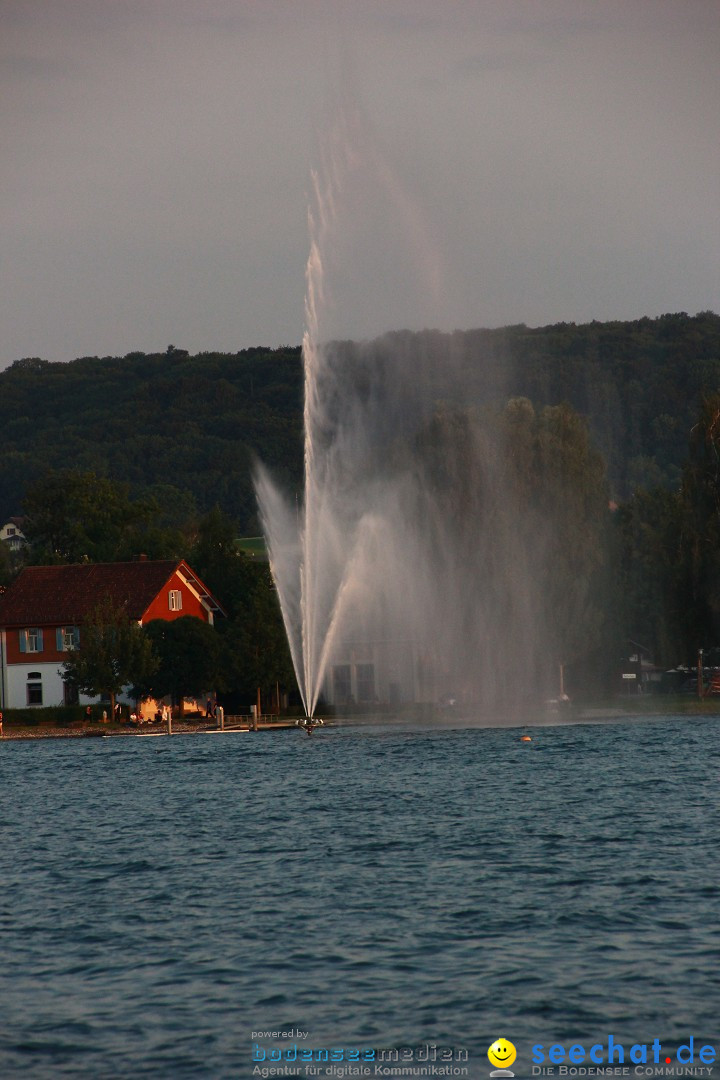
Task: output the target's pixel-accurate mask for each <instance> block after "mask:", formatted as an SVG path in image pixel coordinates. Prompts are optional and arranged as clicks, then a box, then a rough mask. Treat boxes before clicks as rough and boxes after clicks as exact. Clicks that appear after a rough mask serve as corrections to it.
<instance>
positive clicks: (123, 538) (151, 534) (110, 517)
mask: <svg viewBox="0 0 720 1080" xmlns="http://www.w3.org/2000/svg"><path fill="white" fill-rule="evenodd" d="M158 512H159V511H158V506H157V504H156V503H155V501H154V500H152V499H145V500H135V501H133V500H131V498H130V489H129V486H128V485H127V484H124V483H119V482H117V481H113V480H109V479H108V478H107V477H103V476H97V475H96V474H95V473H94V472H79V471H75V470H66V471H63V472H57V473H55V472H50V473H47V474H46V475H45V476H44V477H43V478H42V479H41V480H38V481H37V482H36V483H35V484H34V485H33V486H32V488H31V489H30V491H29V492H28V494H27V496H26V499H25V514H26V517H25V523H24V526H23V528H24V531H25V535H26V537H27V539H28V542H29V544H30V550H31V558H32V560H33V561H34V562H36V563H46V562H50V563H57V562H69V563H74V562H117V561H122V560H124V559H131V558H133V556H135V555H138V554H140V553H143V554H146V555H148V556H149V557H150V558H154V559H158V558H169V557H173V556H175V555H177V554H178V553H179V549H180V547H181V546H182V541H181V538H180V535H179V533H178V532H177V530H175V529H163V528H162V527H161V526H159V525H158V524H156V519H157V516H158Z"/></svg>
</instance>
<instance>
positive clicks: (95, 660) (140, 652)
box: [63, 598, 158, 715]
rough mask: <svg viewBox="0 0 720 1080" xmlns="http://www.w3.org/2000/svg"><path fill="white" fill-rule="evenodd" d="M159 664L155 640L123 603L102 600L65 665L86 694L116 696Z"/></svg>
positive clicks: (69, 676) (112, 705) (70, 677)
mask: <svg viewBox="0 0 720 1080" xmlns="http://www.w3.org/2000/svg"><path fill="white" fill-rule="evenodd" d="M157 665H158V661H157V658H156V657H155V655H154V653H153V649H152V642H151V640H150V639H149V638H148V637H147V636H146V634H145V633H144V632H143V630H142V627H141V626H140V625H139V624H138V623H137V622H135V621H134V620H133V619H130V618H129V616H128V615H127V613H126V611H125V609H124V608H123V607H122V606H118V605H115V604H114V603H113V602H112V601H111V600H110V599H109V598H106V599H104V600H102V601H101V602H100V603H99V604H98V605H97V606H96V607H95V608H94V609H93V610H92V611H91V612H90V614H89V615H88V617H87V619H86V620H85V622H84V623H83V624H82V626H81V627H80V643H79V646H78V648H77V649H76V650H75V651H74V652H72V653H70V654H69V656H68V658H67V660H66V661H65V662H64V664H63V669H64V672H65V678H66V680H67V681H68V682H69V683H70V684H71V685H72V686H74V687H76V689H77V690H78V691H79V692H80V693H83V694H91V695H93V696H96V695H107V696H108V697H109V698H110V710H111V715H113V713H114V710H115V698H116V696H117V694H119V693H120V691H121V690H123V689H124V688H125V687H130V686H135V685H141V684H143V683H145V682H147V680H148V679H149V677H150V675H151V674H152V673H153V671H155V670H156V668H157Z"/></svg>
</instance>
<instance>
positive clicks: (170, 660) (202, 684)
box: [138, 615, 226, 716]
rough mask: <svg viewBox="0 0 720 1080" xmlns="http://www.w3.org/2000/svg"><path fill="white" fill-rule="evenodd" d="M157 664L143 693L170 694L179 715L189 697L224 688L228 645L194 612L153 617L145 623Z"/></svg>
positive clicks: (142, 687) (143, 684)
mask: <svg viewBox="0 0 720 1080" xmlns="http://www.w3.org/2000/svg"><path fill="white" fill-rule="evenodd" d="M145 634H146V635H147V638H148V640H149V641H150V643H151V645H152V650H153V653H154V655H155V656H156V657H157V660H158V665H157V668H156V669H155V671H154V672H151V674H150V677H149V679H146V680H145V681H144V682H143V683H142V684H141V685H140V686H138V690H139V691H140V692H141V696H143V697H149V696H151V695H152V696H153V697H156V698H163V697H166V696H167V695H168V694H169V695H171V697H172V700H173V704H174V705H177V706H178V707H179V710H180V715H181V716H182V713H183V704H184V699H185V698H186V697H199V696H200V695H201V694H204V693H207V692H208V691H211V690H224V689H225V688H226V681H225V669H226V664H225V649H224V647H223V642H222V639H221V638H220V635H219V634H218V632H217V631H216V630H215V629H214V628H213V627H212V626H209V625H208V623H205V622H203V621H202V619H197V618H195V616H193V615H184V616H183V617H182V618H180V619H173V620H172V621H167V620H164V619H154V620H153V621H152V622H150V623H148V624H147V626H146V627H145Z"/></svg>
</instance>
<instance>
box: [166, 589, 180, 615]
mask: <svg viewBox="0 0 720 1080" xmlns="http://www.w3.org/2000/svg"><path fill="white" fill-rule="evenodd" d="M168 607H169V608H170V610H171V611H182V593H181V592H180V590H179V589H170V592H169V593H168Z"/></svg>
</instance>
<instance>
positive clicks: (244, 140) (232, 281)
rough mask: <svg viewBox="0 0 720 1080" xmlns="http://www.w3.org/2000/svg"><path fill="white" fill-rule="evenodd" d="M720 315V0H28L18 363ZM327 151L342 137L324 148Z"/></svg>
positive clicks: (11, 224) (11, 171)
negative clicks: (333, 202)
mask: <svg viewBox="0 0 720 1080" xmlns="http://www.w3.org/2000/svg"><path fill="white" fill-rule="evenodd" d="M338 114H340V115H341V116H342V117H344V119H343V121H342V123H343V124H344V125H345V126H344V127H343V128H342V130H343V131H344V133H345V134H344V138H345V143H346V145H345V152H346V153H347V154H349V155H350V159H351V160H353V161H354V163H355V166H354V168H355V173H354V176H352V177H351V178H350V180H349V182H348V184H347V191H345V192H344V193H341V196H340V203H341V212H340V213H339V215H338V224H337V226H336V235H335V240H334V257H333V260H332V270H328V277H329V279H330V280H329V281H328V287H329V291H330V292H331V293H333V294H334V296H335V309H334V311H335V314H334V320H333V322H332V330H333V332H336V333H340V334H343V335H345V336H352V337H368V336H373V335H375V334H377V333H380V332H382V331H384V330H388V329H401V328H411V329H421V328H423V327H433V326H435V327H438V328H440V329H444V330H447V329H450V330H451V329H455V328H460V329H468V328H474V327H480V326H500V325H504V324H507V323H519V322H524V323H527V324H528V325H542V324H545V323H550V322H559V321H563V320H564V321H575V322H580V321H586V320H589V319H593V318H595V319H600V320H604V319H615V318H619V319H630V318H638V317H640V316H643V315H650V316H653V315H658V314H661V313H663V312H666V311H682V310H684V311H688V312H690V313H695V312H697V311H701V310H705V309H708V308H711V309H713V310H715V311H718V310H720V302H719V300H718V296H719V294H720V3H719V2H718V0H348V2H345V0H0V115H1V117H2V119H1V124H2V127H1V129H0V130H1V134H2V151H1V153H0V233H1V235H0V367H4V366H5V365H7V364H9V363H12V362H13V361H14V360H17V359H19V358H21V357H25V356H41V357H43V358H44V359H47V360H70V359H73V358H74V357H77V356H84V355H100V356H102V355H108V354H110V355H123V354H125V353H127V352H130V351H132V350H142V351H145V352H150V351H156V350H164V349H165V348H166V347H167V345H169V344H174V345H176V346H177V347H181V348H186V349H189V350H190V351H192V352H194V351H198V350H203V349H217V350H221V351H235V350H237V349H242V348H246V347H248V346H251V345H266V346H272V347H275V346H278V345H282V344H291V345H298V344H300V342H301V339H302V334H303V328H304V320H305V314H304V293H305V264H306V260H307V255H308V249H309V237H308V220H307V212H308V206H309V203H310V202H311V198H310V195H311V189H312V185H311V179H310V176H311V169H312V168H313V167H315V166H316V165H317V164H318V162H319V161H320V160H321V158H322V154H323V152H324V151H323V147H325V148H326V147H327V144H328V139H329V134H328V133H329V132H330V131H332V130H337V124H338ZM325 152H326V151H325Z"/></svg>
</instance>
